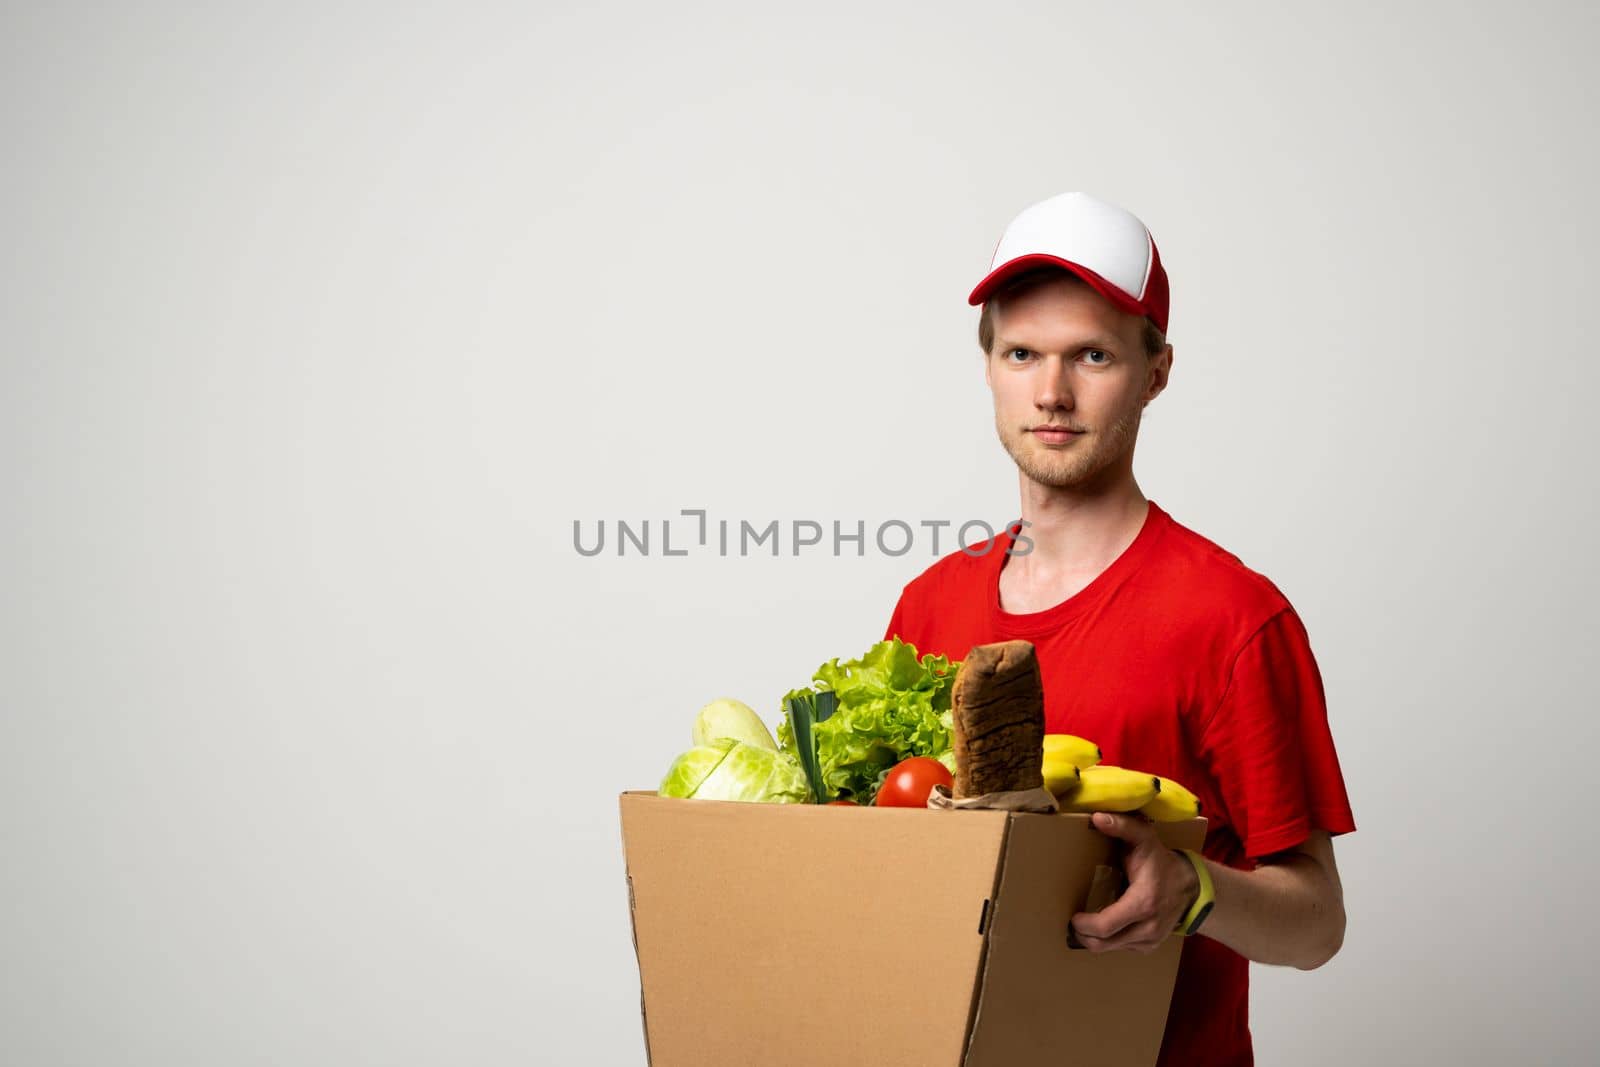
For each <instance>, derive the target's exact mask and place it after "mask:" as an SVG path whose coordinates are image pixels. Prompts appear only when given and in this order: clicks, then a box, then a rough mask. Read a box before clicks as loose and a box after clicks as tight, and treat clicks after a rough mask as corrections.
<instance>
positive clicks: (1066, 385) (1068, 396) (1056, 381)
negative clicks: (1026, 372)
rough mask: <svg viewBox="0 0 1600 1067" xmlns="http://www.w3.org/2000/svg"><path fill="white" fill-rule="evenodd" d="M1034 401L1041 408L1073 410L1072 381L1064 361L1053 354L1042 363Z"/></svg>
mask: <svg viewBox="0 0 1600 1067" xmlns="http://www.w3.org/2000/svg"><path fill="white" fill-rule="evenodd" d="M1033 402H1034V403H1035V404H1037V405H1038V406H1039V407H1041V408H1049V409H1058V408H1059V409H1064V410H1071V408H1072V382H1071V380H1070V378H1069V377H1068V375H1067V367H1066V364H1065V363H1064V362H1063V361H1061V360H1059V359H1056V358H1055V357H1053V356H1052V357H1049V358H1047V359H1045V360H1044V361H1043V363H1042V364H1041V365H1040V367H1039V377H1038V385H1037V389H1036V391H1035V392H1034V396H1033Z"/></svg>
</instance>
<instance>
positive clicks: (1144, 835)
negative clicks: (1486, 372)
mask: <svg viewBox="0 0 1600 1067" xmlns="http://www.w3.org/2000/svg"><path fill="white" fill-rule="evenodd" d="M1091 818H1092V819H1093V821H1094V828H1095V829H1096V830H1099V831H1100V832H1101V833H1103V834H1105V835H1106V836H1107V837H1115V838H1120V839H1121V840H1123V841H1128V842H1131V843H1133V844H1135V845H1137V844H1141V843H1143V842H1145V841H1148V840H1150V839H1151V838H1152V837H1154V836H1155V832H1156V829H1155V827H1154V826H1152V825H1151V824H1150V823H1149V822H1148V821H1147V820H1145V819H1143V818H1141V817H1139V816H1137V815H1116V814H1113V813H1112V812H1109V811H1097V812H1095V813H1094V815H1093V816H1092V817H1091Z"/></svg>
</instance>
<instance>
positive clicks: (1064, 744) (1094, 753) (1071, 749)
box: [1044, 734, 1100, 771]
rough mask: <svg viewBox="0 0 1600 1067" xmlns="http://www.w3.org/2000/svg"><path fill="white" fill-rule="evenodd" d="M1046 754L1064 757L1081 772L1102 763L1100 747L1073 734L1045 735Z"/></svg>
mask: <svg viewBox="0 0 1600 1067" xmlns="http://www.w3.org/2000/svg"><path fill="white" fill-rule="evenodd" d="M1044 754H1045V755H1046V756H1063V757H1065V758H1066V759H1067V760H1069V761H1070V762H1071V763H1072V765H1073V766H1074V767H1077V768H1078V769H1079V770H1080V771H1081V770H1087V769H1088V768H1090V767H1093V766H1094V765H1095V764H1097V763H1099V762H1100V746H1099V745H1097V744H1095V743H1094V742H1093V741H1085V740H1084V739H1083V738H1081V737H1075V736H1073V735H1072V734H1045V735H1044Z"/></svg>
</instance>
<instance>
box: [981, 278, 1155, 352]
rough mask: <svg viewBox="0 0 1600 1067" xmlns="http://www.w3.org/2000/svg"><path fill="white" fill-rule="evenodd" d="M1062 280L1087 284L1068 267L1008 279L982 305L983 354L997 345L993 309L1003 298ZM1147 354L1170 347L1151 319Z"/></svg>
mask: <svg viewBox="0 0 1600 1067" xmlns="http://www.w3.org/2000/svg"><path fill="white" fill-rule="evenodd" d="M1062 278H1067V279H1071V280H1072V281H1075V282H1077V283H1079V284H1080V285H1085V284H1088V283H1086V282H1084V280H1083V279H1082V278H1080V277H1078V276H1077V275H1076V274H1074V273H1072V272H1071V271H1070V270H1067V269H1066V268H1065V267H1049V266H1046V267H1035V268H1033V269H1032V270H1026V271H1023V272H1022V273H1021V274H1018V275H1017V276H1016V277H1014V278H1010V279H1008V280H1007V281H1006V282H1005V283H1004V284H1003V285H1001V286H1000V288H999V289H996V290H995V291H994V292H993V293H991V294H989V299H988V300H986V301H984V303H983V312H982V314H980V315H979V316H978V346H979V347H980V348H982V349H983V354H984V355H988V354H989V349H990V348H992V347H993V346H994V309H995V306H996V305H997V304H999V303H1000V301H1001V300H1002V299H1003V298H1006V297H1013V296H1021V295H1022V294H1023V293H1027V292H1031V291H1032V290H1034V289H1037V288H1039V287H1040V286H1041V285H1045V284H1047V283H1049V282H1053V281H1057V280H1059V279H1062ZM1142 339H1143V341H1144V354H1145V356H1146V357H1147V358H1154V357H1156V356H1159V355H1160V354H1161V351H1162V350H1163V349H1164V348H1166V347H1167V335H1166V334H1164V333H1162V332H1161V329H1160V327H1158V326H1157V325H1156V324H1155V321H1154V320H1153V319H1151V318H1149V317H1148V316H1146V318H1145V320H1144V335H1143V338H1142Z"/></svg>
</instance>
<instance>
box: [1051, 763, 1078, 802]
mask: <svg viewBox="0 0 1600 1067" xmlns="http://www.w3.org/2000/svg"><path fill="white" fill-rule="evenodd" d="M1044 787H1045V788H1046V789H1048V790H1050V792H1052V793H1054V794H1055V795H1056V796H1058V797H1059V796H1061V795H1062V794H1064V793H1071V792H1072V791H1073V790H1075V789H1077V788H1078V765H1077V764H1076V763H1073V762H1072V761H1071V760H1069V759H1066V758H1065V757H1063V756H1052V755H1050V754H1049V753H1046V754H1045V757H1044Z"/></svg>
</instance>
